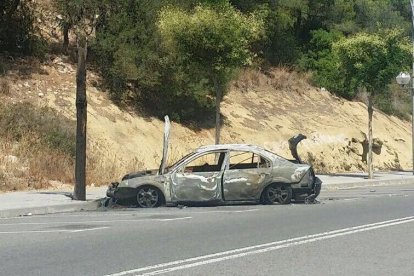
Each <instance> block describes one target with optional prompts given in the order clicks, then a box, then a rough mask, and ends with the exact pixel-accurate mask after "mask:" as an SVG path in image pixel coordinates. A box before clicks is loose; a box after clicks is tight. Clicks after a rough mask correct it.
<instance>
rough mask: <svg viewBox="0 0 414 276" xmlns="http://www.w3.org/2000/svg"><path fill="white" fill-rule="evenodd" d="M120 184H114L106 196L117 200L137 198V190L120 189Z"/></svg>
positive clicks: (110, 186)
mask: <svg viewBox="0 0 414 276" xmlns="http://www.w3.org/2000/svg"><path fill="white" fill-rule="evenodd" d="M118 186H119V182H112V183H111V184H110V185H109V187H108V190H106V196H107V197H110V198H113V199H115V200H118V199H129V198H133V197H135V196H136V189H135V188H129V187H122V188H120V187H118Z"/></svg>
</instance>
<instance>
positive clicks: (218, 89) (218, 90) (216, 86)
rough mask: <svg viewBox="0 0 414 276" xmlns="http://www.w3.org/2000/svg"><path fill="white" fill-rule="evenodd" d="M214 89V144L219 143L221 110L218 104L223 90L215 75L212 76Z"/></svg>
mask: <svg viewBox="0 0 414 276" xmlns="http://www.w3.org/2000/svg"><path fill="white" fill-rule="evenodd" d="M213 83H214V90H215V92H216V135H215V144H216V145H218V144H220V130H221V110H220V104H221V100H222V98H223V92H222V90H221V86H220V83H219V81H218V78H217V76H214V77H213Z"/></svg>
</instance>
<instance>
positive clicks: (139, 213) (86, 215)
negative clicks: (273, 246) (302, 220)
mask: <svg viewBox="0 0 414 276" xmlns="http://www.w3.org/2000/svg"><path fill="white" fill-rule="evenodd" d="M171 210H176V209H175V208H173V207H171ZM191 210H193V211H192V212H188V211H190V209H187V208H185V209H184V210H176V211H177V213H176V214H177V215H183V213H186V214H209V213H246V212H255V211H258V210H260V209H258V208H256V209H243V210H231V209H229V210H215V211H214V210H213V211H196V210H194V209H191ZM168 211H170V210H168ZM122 212H126V214H120V213H101V214H87V213H85V214H82V215H70V214H68V215H60V216H57V215H38V216H21V217H13V218H0V221H2V220H24V219H33V218H68V217H108V216H131V217H138V215H139V216H141V215H142V216H146V215H148V216H157V215H158V216H161V215H170V214H171V212H165V213H145V212H142V213H141V212H136V213H135V212H133V211H122Z"/></svg>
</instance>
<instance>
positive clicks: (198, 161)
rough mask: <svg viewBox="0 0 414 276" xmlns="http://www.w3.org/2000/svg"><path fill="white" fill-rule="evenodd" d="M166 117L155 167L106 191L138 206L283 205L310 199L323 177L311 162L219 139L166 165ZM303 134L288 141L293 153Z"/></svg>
mask: <svg viewBox="0 0 414 276" xmlns="http://www.w3.org/2000/svg"><path fill="white" fill-rule="evenodd" d="M168 136H169V121H168V120H166V131H165V136H164V152H163V159H162V162H161V166H160V168H159V169H158V170H149V171H143V172H137V173H132V174H127V175H125V176H124V177H123V178H122V181H121V182H120V183H113V184H111V185H110V187H109V188H108V191H107V196H108V197H110V198H112V199H114V200H118V199H121V200H122V199H131V198H132V199H134V200H136V202H137V203H138V205H139V206H140V207H144V208H150V207H157V206H160V205H163V204H166V203H183V202H184V203H188V202H211V203H213V202H214V203H231V202H257V203H263V204H273V203H279V204H288V203H290V202H291V200H292V199H296V200H298V199H306V200H314V199H315V198H316V197H317V196H318V194H319V192H320V189H321V184H322V182H321V181H320V180H319V179H318V178H317V177H315V174H314V171H313V169H312V167H311V166H309V165H306V164H302V162H301V160H300V158H296V159H295V160H287V159H285V158H282V157H280V156H279V155H277V154H275V153H272V152H270V151H268V150H265V149H263V148H261V147H259V146H254V145H246V144H222V145H211V146H204V147H201V148H199V149H197V150H195V151H194V152H192V153H190V154H188V155H186V156H185V157H183V158H182V159H181V160H179V161H178V162H176V163H175V164H174V165H172V166H170V167H165V160H166V156H167V152H168V148H167V145H168ZM304 138H306V137H305V136H303V135H302V136H300V135H299V136H295V137H293V138H292V139H291V140H289V145H290V148H291V151H292V155H294V156H295V155H296V157H298V155H297V152H296V147H297V144H298V143H299V142H300V141H301V140H303V139H304Z"/></svg>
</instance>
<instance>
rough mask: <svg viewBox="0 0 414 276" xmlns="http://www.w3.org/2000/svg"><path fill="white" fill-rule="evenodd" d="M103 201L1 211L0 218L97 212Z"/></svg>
mask: <svg viewBox="0 0 414 276" xmlns="http://www.w3.org/2000/svg"><path fill="white" fill-rule="evenodd" d="M101 201H102V200H101V199H97V200H93V201H82V202H76V203H71V204H59V205H49V206H42V207H27V208H17V209H9V210H0V218H14V217H23V216H31V215H46V214H56V213H69V212H79V211H96V210H97V209H98V208H99V207H101V205H102V204H101Z"/></svg>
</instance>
